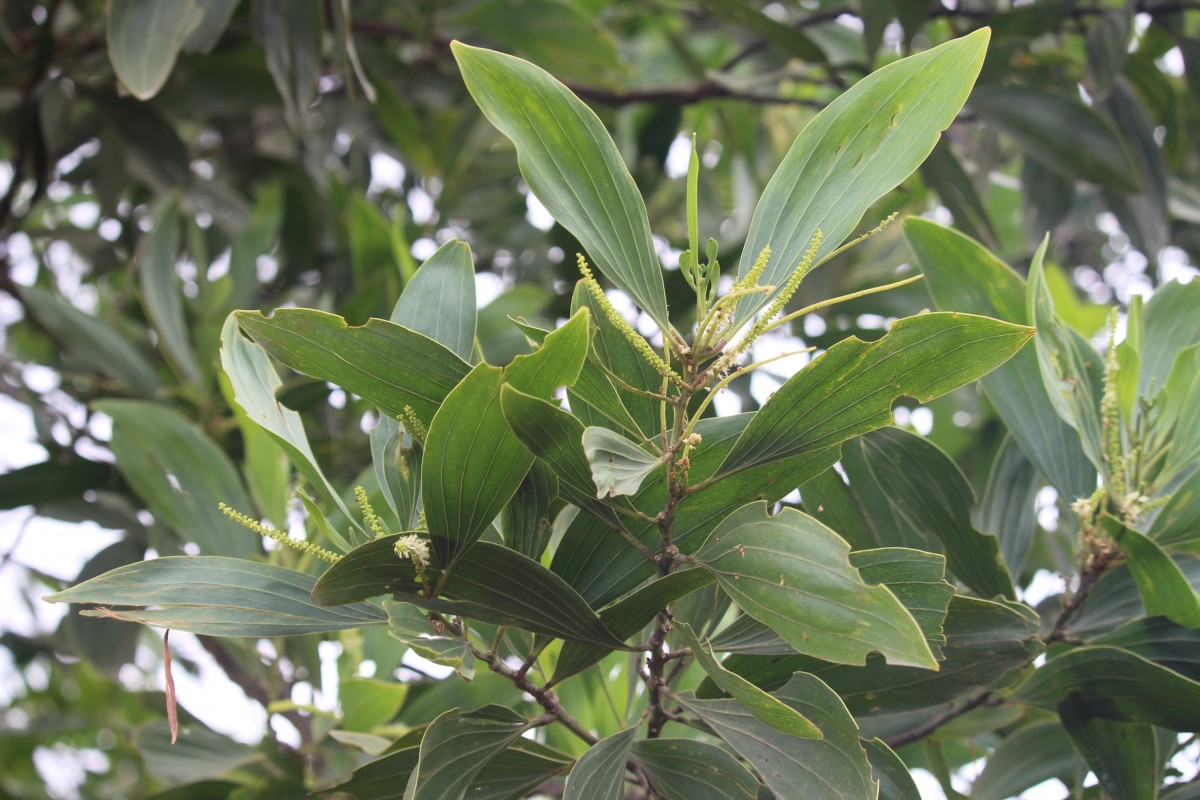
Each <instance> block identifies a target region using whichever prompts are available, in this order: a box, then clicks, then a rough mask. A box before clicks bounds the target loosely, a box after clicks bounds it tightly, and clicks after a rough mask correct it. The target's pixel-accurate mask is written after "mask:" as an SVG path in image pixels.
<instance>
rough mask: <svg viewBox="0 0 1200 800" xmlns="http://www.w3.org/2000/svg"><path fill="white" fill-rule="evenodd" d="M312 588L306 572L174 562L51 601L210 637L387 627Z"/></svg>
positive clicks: (113, 575)
mask: <svg viewBox="0 0 1200 800" xmlns="http://www.w3.org/2000/svg"><path fill="white" fill-rule="evenodd" d="M313 583H314V581H313V579H312V578H311V577H309V576H308V575H305V574H303V573H301V572H295V571H293V570H290V569H285V568H283V567H277V566H274V565H272V564H261V563H259V562H257V561H247V560H246V559H241V558H222V557H220V556H175V557H171V558H156V559H154V560H152V561H140V562H138V563H136V564H130V565H128V566H125V567H119V568H117V569H115V570H112V571H111V572H107V573H105V574H104V575H101V576H99V577H96V578H92V579H91V580H89V581H85V582H84V583H81V584H79V585H78V586H72V587H71V588H70V589H65V590H63V591H61V592H59V593H58V594H53V595H50V596H49V597H47V598H46V599H47V600H49V601H51V602H54V603H87V604H89V605H97V606H101V608H99V609H97V610H95V611H94V612H91V613H93V614H96V615H98V616H106V617H112V618H114V619H123V620H128V621H131V622H142V623H145V624H147V625H158V626H161V627H164V628H171V629H172V630H181V631H189V632H191V633H199V634H206V635H208V636H255V637H271V636H296V635H298V634H302V633H321V632H325V631H340V630H345V629H347V628H359V627H362V626H364V625H378V624H381V623H383V622H385V621H386V620H387V617H386V616H385V615H384V613H383V612H382V611H380V610H379V609H378V608H376V607H374V606H369V605H366V604H363V603H355V604H353V605H343V606H338V607H337V608H321V607H319V606H316V605H314V604H313V601H312V598H311V597H310V596H309V595H310V593H311V592H312V591H313ZM111 606H137V607H138V608H111Z"/></svg>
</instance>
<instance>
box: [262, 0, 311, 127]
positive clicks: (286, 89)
mask: <svg viewBox="0 0 1200 800" xmlns="http://www.w3.org/2000/svg"><path fill="white" fill-rule="evenodd" d="M320 13H321V12H320V9H319V8H318V7H317V6H316V5H314V4H306V5H303V6H300V7H296V6H295V5H294V4H292V3H290V2H288V0H253V2H252V3H251V5H250V16H251V19H252V20H253V24H254V33H255V36H256V37H257V38H258V39H259V40H260V41H261V42H262V45H263V49H264V50H266V54H267V69H269V70H270V71H271V77H272V78H274V79H275V88H277V89H278V90H279V96H280V97H282V98H283V106H284V110H285V112H286V116H287V120H288V124H289V125H291V126H292V128H293V129H294V130H295V131H297V132H298V133H304V132H306V131H307V129H308V117H309V113H308V104H309V101H310V100H311V99H312V96H313V94H314V93H315V92H316V90H317V79H318V78H319V77H320V70H321V16H320Z"/></svg>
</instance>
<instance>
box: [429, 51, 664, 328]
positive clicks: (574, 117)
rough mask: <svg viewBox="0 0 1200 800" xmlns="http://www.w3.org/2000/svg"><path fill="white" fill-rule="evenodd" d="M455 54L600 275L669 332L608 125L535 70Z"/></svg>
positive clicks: (532, 184)
mask: <svg viewBox="0 0 1200 800" xmlns="http://www.w3.org/2000/svg"><path fill="white" fill-rule="evenodd" d="M452 48H453V50H454V57H455V58H456V59H457V60H458V65H459V68H460V69H461V70H462V73H463V80H464V81H465V82H466V84H467V89H468V90H469V91H470V92H471V96H472V97H474V98H475V102H476V103H478V104H479V107H480V108H481V109H482V110H483V113H484V115H485V116H487V118H488V119H489V120H490V121H491V122H492V124H493V125H495V126H496V127H497V128H499V129H500V132H501V133H503V134H504V135H505V136H507V137H508V138H509V139H511V140H512V142H513V144H514V145H516V148H517V160H518V164H519V166H520V168H521V174H522V175H524V176H525V180H526V181H527V182H528V183H529V188H530V189H532V190H533V193H534V194H535V195H537V198H538V199H539V200H540V201H541V202H542V204H543V205H545V206H546V209H547V210H548V211H549V212H550V214H551V215H552V216H553V217H554V218H555V219H556V220H558V222H559V224H561V225H562V226H563V227H564V228H566V229H567V230H568V231H570V232H571V233H572V234H573V235H574V236H575V238H577V239H579V241H580V243H582V244H583V246H584V248H585V249H586V250H587V251H588V253H589V254H590V255H591V257H592V258H593V259H595V261H596V265H597V266H598V267H599V268H600V270H601V271H602V272H603V273H604V274H605V275H607V276H608V277H609V278H610V279H611V280H612V281H613V283H615V284H616V285H617V286H618V287H619V288H620V289H621V290H623V291H624V292H625V293H626V294H628V295H629V296H630V297H631V298H632V299H633V301H634V302H635V303H637V304H638V305H639V306H641V307H642V308H643V309H645V311H646V313H647V314H649V315H650V317H651V318H652V319H653V320H654V321H655V322H657V323H658V325H659V327H660V328H662V329H663V330H668V329H669V327H670V323H669V322H668V318H667V299H666V292H665V290H664V288H663V279H662V268H661V267H660V266H659V263H658V257H657V256H656V255H655V252H654V243H653V241H652V240H651V238H650V223H649V220H648V218H647V216H646V205H645V203H644V202H643V201H642V196H641V193H640V192H639V191H638V189H637V186H635V185H634V182H633V178H632V177H630V175H629V170H628V169H626V167H625V164H624V163H623V162H622V161H621V156H620V154H619V153H618V152H617V148H616V145H615V144H613V141H612V138H611V137H610V136H609V135H608V131H606V130H605V129H604V125H603V124H601V122H600V120H599V119H598V118H597V117H596V115H595V114H594V113H593V112H592V110H591V109H589V108H588V107H587V106H585V105H584V104H583V103H582V102H580V101H579V98H577V97H575V96H574V95H573V94H571V92H570V90H569V89H567V88H566V87H565V86H563V85H562V84H561V83H559V82H558V81H557V80H555V79H554V78H553V77H551V76H550V75H549V74H548V73H546V72H545V71H543V70H541V69H539V68H537V67H535V66H534V65H532V64H530V63H528V62H526V61H522V60H521V59H519V58H513V57H512V56H506V55H503V54H501V53H496V52H493V51H490V50H483V49H480V48H476V47H470V46H468V45H464V44H462V43H461V42H455V43H454V44H453V45H452Z"/></svg>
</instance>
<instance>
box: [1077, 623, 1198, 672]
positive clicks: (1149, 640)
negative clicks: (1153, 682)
mask: <svg viewBox="0 0 1200 800" xmlns="http://www.w3.org/2000/svg"><path fill="white" fill-rule="evenodd" d="M1089 644H1103V645H1110V646H1112V647H1119V648H1121V649H1122V650H1128V651H1129V652H1131V653H1134V654H1136V655H1139V656H1141V657H1142V658H1145V659H1149V660H1150V661H1153V662H1154V663H1156V664H1160V665H1162V666H1164V667H1166V668H1167V669H1170V670H1174V671H1175V672H1178V673H1179V674H1180V675H1183V676H1184V677H1187V678H1191V679H1192V680H1194V681H1197V682H1200V631H1198V630H1196V629H1194V628H1185V627H1183V626H1182V625H1176V624H1175V623H1174V622H1171V621H1170V620H1169V619H1167V618H1166V617H1143V618H1139V619H1131V620H1129V621H1128V622H1126V623H1125V624H1123V625H1121V626H1120V627H1118V628H1116V629H1115V630H1112V631H1106V632H1103V633H1100V634H1099V635H1097V636H1095V637H1092V638H1091V639H1090V640H1089Z"/></svg>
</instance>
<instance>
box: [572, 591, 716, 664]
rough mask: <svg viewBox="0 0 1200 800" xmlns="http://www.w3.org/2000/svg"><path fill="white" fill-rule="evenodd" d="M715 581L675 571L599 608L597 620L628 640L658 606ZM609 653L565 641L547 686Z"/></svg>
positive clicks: (648, 620)
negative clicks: (598, 618) (552, 676)
mask: <svg viewBox="0 0 1200 800" xmlns="http://www.w3.org/2000/svg"><path fill="white" fill-rule="evenodd" d="M715 580H716V579H715V578H713V576H712V575H711V574H710V573H709V572H708V571H707V570H703V569H684V570H676V571H675V572H672V573H671V574H670V575H666V576H663V577H662V578H658V579H657V580H654V581H651V582H650V583H648V584H646V585H645V586H643V587H642V588H640V589H638V590H637V591H636V592H633V593H632V594H630V595H628V596H626V597H623V598H621V599H620V600H618V601H617V602H615V603H613V604H612V605H610V606H607V607H605V608H602V609H600V620H601V621H602V622H603V623H604V627H606V628H608V629H609V630H610V631H612V632H613V635H614V636H616V637H617V638H618V639H621V640H625V639H629V638H630V637H632V636H634V635H636V634H637V633H638V631H640V630H642V628H644V627H646V625H648V624H649V623H650V621H651V620H653V619H654V617H655V616H656V615H657V614H658V611H659V609H662V608H665V607H666V606H668V605H670V604H671V603H673V602H675V601H676V600H678V599H680V598H682V597H685V596H686V595H688V594H690V593H691V592H694V591H695V590H697V589H699V588H701V587H703V586H707V585H709V584H711V583H713V582H714V581H715ZM610 652H612V650H611V649H609V648H604V647H594V646H592V645H587V644H582V643H579V642H565V643H564V644H563V648H562V651H561V652H560V653H559V656H558V661H557V662H556V664H555V666H554V678H553V679H552V680H551V681H550V685H554V684H556V683H559V682H561V681H564V680H566V679H567V678H569V677H571V676H572V675H575V674H577V673H579V672H582V671H583V670H585V669H587V668H588V667H590V666H591V665H592V664H595V663H596V662H598V661H599V660H600V659H602V658H604V657H605V656H606V655H608V654H609V653H610Z"/></svg>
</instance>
